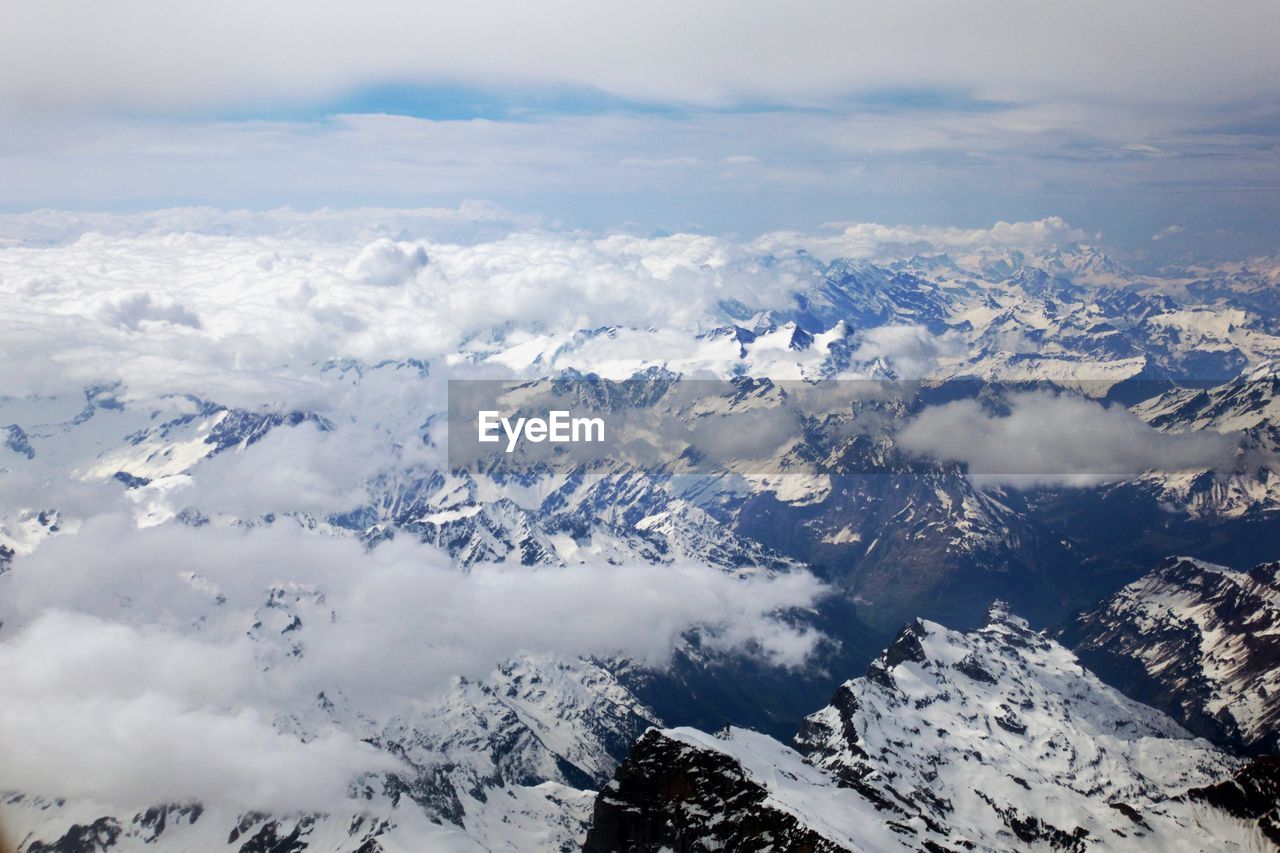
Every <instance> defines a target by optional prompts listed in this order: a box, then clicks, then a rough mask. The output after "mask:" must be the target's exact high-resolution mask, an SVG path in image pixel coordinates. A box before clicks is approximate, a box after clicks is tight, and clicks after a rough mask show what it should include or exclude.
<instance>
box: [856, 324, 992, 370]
mask: <svg viewBox="0 0 1280 853" xmlns="http://www.w3.org/2000/svg"><path fill="white" fill-rule="evenodd" d="M966 350H967V345H966V344H965V341H964V338H962V337H961V336H960V335H959V334H957V333H956V332H954V331H950V330H949V331H947V332H945V333H943V334H939V335H935V334H933V333H932V332H930V331H929V330H928V329H925V328H923V327H921V326H909V325H888V326H877V327H876V328H874V329H870V330H868V331H867V333H866V334H865V335H864V336H863V339H862V343H861V344H859V346H858V348H857V349H856V350H855V351H854V353H853V357H854V358H855V359H858V360H860V361H876V360H879V361H882V362H884V363H885V364H886V365H887V366H888V367H890V368H892V370H893V371H894V373H895V374H896V376H897V378H899V379H921V378H925V377H928V376H932V375H936V374H937V373H938V371H939V368H940V363H939V362H940V361H941V360H943V359H946V358H953V357H956V356H959V355H963V354H964V353H965V352H966Z"/></svg>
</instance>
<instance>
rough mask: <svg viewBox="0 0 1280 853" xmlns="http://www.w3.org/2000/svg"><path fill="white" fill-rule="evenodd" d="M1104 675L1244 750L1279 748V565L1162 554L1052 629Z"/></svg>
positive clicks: (1216, 739) (1204, 732) (1193, 729)
mask: <svg viewBox="0 0 1280 853" xmlns="http://www.w3.org/2000/svg"><path fill="white" fill-rule="evenodd" d="M1059 637H1060V639H1061V640H1062V642H1063V643H1064V644H1066V645H1067V646H1068V647H1070V648H1071V649H1072V650H1074V651H1075V652H1076V654H1077V655H1079V657H1080V659H1081V661H1082V662H1084V664H1085V665H1086V666H1088V667H1089V668H1090V669H1091V670H1092V671H1094V672H1095V673H1097V675H1098V676H1099V677H1100V678H1102V679H1103V680H1104V681H1107V682H1108V683H1110V684H1111V685H1112V686H1114V687H1116V688H1117V689H1118V690H1120V691H1121V692H1123V693H1125V694H1127V695H1128V696H1130V697H1131V698H1133V699H1136V700H1138V701H1139V702H1143V703H1145V704H1148V705H1151V706H1153V707H1156V708H1159V709H1160V710H1162V711H1164V712H1165V713H1167V714H1169V716H1171V717H1173V718H1174V719H1175V720H1177V721H1178V722H1180V723H1182V724H1183V725H1184V726H1185V727H1186V728H1187V729H1188V730H1190V731H1191V732H1193V733H1195V734H1198V735H1200V736H1202V737H1205V738H1208V739H1209V740H1211V741H1213V742H1215V743H1217V744H1220V745H1222V746H1224V747H1227V748H1229V749H1233V750H1236V751H1239V752H1243V753H1246V754H1265V753H1268V752H1273V751H1275V750H1276V749H1277V748H1278V747H1280V563H1267V564H1264V565H1260V566H1257V567H1255V568H1253V569H1251V570H1249V571H1248V572H1236V571H1231V570H1228V569H1223V568H1222V567H1218V566H1210V565H1208V564H1205V563H1201V562H1199V561H1196V560H1189V559H1181V558H1170V559H1168V560H1166V561H1165V562H1163V563H1161V564H1160V566H1158V567H1157V568H1156V569H1155V570H1154V571H1152V572H1151V573H1150V574H1148V575H1146V576H1145V577H1143V578H1141V579H1140V580H1138V581H1137V582H1135V583H1133V584H1130V585H1129V586H1127V587H1125V588H1124V589H1122V590H1120V591H1119V592H1117V593H1116V594H1115V595H1113V596H1111V597H1109V598H1107V599H1106V600H1104V601H1103V602H1101V603H1100V604H1098V605H1097V606H1095V607H1093V608H1091V609H1089V610H1087V611H1085V612H1083V613H1081V614H1080V615H1079V616H1078V617H1076V618H1075V619H1074V620H1073V621H1072V622H1070V623H1069V624H1068V625H1067V626H1066V627H1065V628H1063V629H1062V630H1061V631H1060V632H1059Z"/></svg>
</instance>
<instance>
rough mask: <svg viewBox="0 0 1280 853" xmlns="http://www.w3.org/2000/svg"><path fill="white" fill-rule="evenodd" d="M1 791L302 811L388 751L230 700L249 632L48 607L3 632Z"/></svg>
mask: <svg viewBox="0 0 1280 853" xmlns="http://www.w3.org/2000/svg"><path fill="white" fill-rule="evenodd" d="M0 668H3V670H4V673H5V678H4V683H3V691H4V701H3V702H0V732H3V734H0V754H2V755H3V756H4V760H3V761H0V789H5V790H21V791H25V792H27V793H31V794H42V795H46V796H70V797H85V798H89V799H91V800H94V801H97V802H108V803H119V804H122V805H126V806H132V807H137V806H140V805H143V804H148V803H159V802H174V801H181V800H185V799H188V798H191V799H197V800H201V801H204V802H213V803H232V804H242V805H245V806H249V805H253V806H255V807H258V808H268V809H273V808H274V809H285V810H290V809H306V808H314V807H315V806H317V805H318V804H327V803H334V802H337V801H338V800H339V799H341V798H342V797H343V796H344V795H345V793H346V791H347V787H348V785H349V784H350V782H351V780H352V779H354V778H355V777H357V776H358V775H360V774H362V773H365V772H372V771H377V770H390V769H393V768H394V767H395V766H396V762H395V761H394V760H393V759H391V758H390V756H388V755H386V754H385V753H380V752H378V751H377V750H375V749H374V748H372V747H370V746H368V745H367V744H364V743H361V742H360V741H358V740H357V739H356V738H355V737H353V736H352V735H350V734H348V733H345V732H340V731H337V730H326V731H323V732H320V733H318V734H317V736H316V737H315V738H313V739H311V740H309V741H307V742H305V743H304V742H302V741H301V740H298V739H297V738H295V737H291V736H288V735H284V734H281V733H279V732H277V731H276V730H275V728H274V727H273V725H272V722H273V720H272V717H271V716H270V714H268V713H267V712H265V711H264V710H263V709H260V708H257V707H252V706H245V705H243V704H241V703H242V702H243V701H244V697H245V695H246V693H247V692H248V689H247V686H248V683H249V682H252V680H253V679H254V677H255V675H256V674H257V673H256V670H257V667H256V666H255V664H254V659H253V650H252V649H251V648H250V647H249V644H248V643H247V642H246V641H239V642H232V643H209V642H205V641H202V640H200V639H195V638H189V637H184V636H181V635H178V634H175V633H174V632H171V631H164V630H158V629H155V628H152V627H149V626H143V627H140V628H139V627H133V626H128V625H123V624H120V623H116V622H109V621H106V620H102V619H98V618H95V617H92V616H86V615H83V614H77V613H69V612H62V611H49V612H46V613H43V614H41V615H40V616H38V617H37V618H36V619H35V620H34V621H33V622H32V623H31V624H30V625H28V626H27V627H26V628H24V629H22V630H21V631H19V632H17V633H16V635H12V636H10V637H8V638H7V639H6V641H5V642H0Z"/></svg>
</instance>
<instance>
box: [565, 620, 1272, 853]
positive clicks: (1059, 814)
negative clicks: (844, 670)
mask: <svg viewBox="0 0 1280 853" xmlns="http://www.w3.org/2000/svg"><path fill="white" fill-rule="evenodd" d="M1237 763H1238V762H1237V761H1236V760H1235V759H1233V758H1231V757H1229V756H1227V755H1225V754H1224V753H1222V752H1220V751H1218V750H1217V749H1215V748H1214V747H1212V746H1211V745H1210V744H1208V743H1206V742H1205V741H1203V740H1192V739H1191V737H1190V736H1189V735H1188V734H1187V732H1186V731H1185V730H1183V729H1181V728H1180V727H1179V726H1178V725H1177V724H1176V723H1174V722H1173V721H1172V720H1170V719H1169V718H1168V717H1165V716H1164V715H1163V714H1161V713H1159V712H1158V711H1154V710H1152V709H1150V708H1147V707H1145V706H1142V705H1139V704H1137V703H1135V702H1133V701H1131V700H1129V699H1126V698H1125V697H1123V696H1122V695H1120V694H1119V693H1118V692H1116V691H1115V690H1114V689H1112V688H1109V687H1107V686H1106V685H1104V684H1102V683H1101V682H1100V681H1099V680H1098V679H1097V678H1096V677H1095V676H1093V675H1092V674H1091V673H1089V672H1088V671H1087V670H1085V669H1083V668H1082V667H1081V666H1080V664H1079V663H1078V661H1077V660H1076V659H1075V658H1074V656H1073V655H1072V654H1071V653H1070V652H1069V651H1067V650H1066V649H1065V648H1063V647H1062V646H1060V645H1059V644H1058V643H1056V642H1054V641H1053V640H1051V639H1049V638H1048V637H1047V636H1045V635H1043V634H1039V633H1036V632H1033V631H1031V630H1029V629H1028V628H1027V626H1026V624H1025V622H1023V621H1022V620H1020V619H1018V618H1017V617H1013V616H1011V615H1009V614H1008V613H1007V611H1005V610H1003V609H1002V608H1000V609H996V610H994V611H993V614H992V620H991V622H990V624H989V625H988V626H987V627H985V628H983V629H981V630H979V631H976V632H973V633H970V634H961V633H958V632H955V631H949V630H947V629H945V628H943V627H941V626H939V625H937V624H934V623H928V622H916V623H913V624H911V625H909V626H907V627H906V628H905V629H904V630H903V631H902V633H901V634H900V635H899V636H898V638H897V639H896V640H895V641H894V643H893V645H891V646H890V647H889V648H888V649H887V650H886V651H885V653H884V654H883V655H882V656H881V657H880V658H879V659H878V660H877V661H876V662H875V663H874V664H873V665H872V667H871V669H870V671H869V672H868V673H867V675H866V676H864V677H862V678H858V679H854V680H852V681H849V682H846V683H845V684H844V685H843V686H841V688H840V689H839V691H838V692H837V694H836V696H835V698H834V700H833V701H832V704H831V705H830V706H828V707H827V708H824V709H822V710H821V711H819V712H817V713H816V714H814V715H812V716H811V717H809V718H808V720H807V721H806V723H805V725H804V727H803V728H802V729H801V731H800V733H799V734H798V735H797V736H796V739H795V746H794V748H792V747H788V746H785V745H783V744H781V743H779V742H777V741H774V740H772V739H770V738H766V737H764V736H762V735H759V734H756V733H753V732H749V731H743V730H740V729H729V730H726V731H725V732H722V733H721V734H719V735H715V736H713V735H708V734H705V733H703V732H699V731H695V730H688V729H674V730H665V731H657V730H652V731H650V732H648V733H647V734H646V735H645V737H644V738H642V739H641V740H640V741H639V742H638V743H637V744H636V746H635V747H634V748H633V752H632V755H631V756H630V757H629V758H628V760H627V761H626V762H625V763H624V764H623V765H622V767H620V768H619V771H618V773H617V774H616V776H615V778H614V781H613V782H611V783H610V785H609V786H607V787H606V788H605V789H604V790H603V791H602V792H601V794H600V795H599V797H598V798H597V801H596V807H595V813H594V817H593V824H592V830H591V832H590V833H589V835H588V838H587V844H586V849H588V850H608V849H636V850H648V849H657V848H658V847H660V846H664V845H665V846H670V847H675V848H680V849H702V848H711V849H714V848H716V847H718V846H720V845H722V844H725V845H728V846H730V847H733V846H735V844H736V843H741V841H742V839H757V840H762V839H763V838H764V837H765V836H762V835H761V834H760V833H762V832H767V833H770V836H768V837H773V838H775V839H780V840H782V839H785V840H782V841H781V846H783V847H785V848H787V849H803V848H806V847H807V849H815V850H843V849H849V850H895V849H900V850H918V849H932V850H957V849H981V850H1010V851H1012V850H1028V849H1070V850H1084V849H1094V848H1097V849H1117V850H1207V849H1214V850H1230V849H1239V850H1250V849H1266V848H1268V847H1269V846H1270V844H1271V842H1269V841H1268V840H1267V838H1266V835H1265V834H1264V830H1263V828H1262V825H1261V824H1260V823H1259V820H1258V816H1257V815H1255V816H1254V817H1253V818H1252V819H1251V820H1250V819H1244V820H1242V819H1240V815H1238V814H1235V813H1229V812H1227V811H1225V810H1220V809H1217V808H1213V807H1208V808H1206V807H1204V806H1203V802H1204V800H1203V798H1200V799H1197V798H1196V797H1188V796H1187V792H1188V790H1189V789H1196V788H1202V787H1205V786H1207V785H1214V784H1218V783H1220V782H1223V781H1224V780H1230V779H1231V777H1232V774H1233V773H1234V772H1235V770H1236V767H1237Z"/></svg>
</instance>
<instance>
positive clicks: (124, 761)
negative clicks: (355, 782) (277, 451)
mask: <svg viewBox="0 0 1280 853" xmlns="http://www.w3.org/2000/svg"><path fill="white" fill-rule="evenodd" d="M0 586H2V587H3V592H4V596H3V600H4V603H3V605H0V611H3V623H4V634H3V636H4V638H5V640H4V642H2V643H0V665H2V666H3V669H4V672H5V680H4V684H3V689H4V698H5V701H4V703H3V707H0V754H3V755H4V757H5V760H4V762H3V766H2V767H0V787H3V788H6V789H20V790H24V791H26V792H28V793H39V794H47V795H59V796H67V795H71V796H88V797H91V798H94V799H97V800H100V801H101V800H107V801H111V802H117V803H123V804H125V805H128V806H134V807H136V806H138V805H142V804H146V803H150V802H158V801H174V800H182V799H185V798H199V799H203V800H205V801H210V802H226V803H233V804H240V805H244V806H250V805H252V806H254V807H258V808H264V807H265V808H284V809H292V808H325V807H330V806H332V805H333V804H334V803H335V802H337V801H338V800H339V799H341V798H342V797H343V796H344V795H345V792H346V786H347V785H348V783H349V782H350V781H351V780H352V779H353V778H355V777H356V776H357V775H359V774H360V773H363V772H368V771H375V770H386V769H392V768H393V767H394V766H395V765H394V762H393V761H392V760H390V759H388V758H387V757H386V756H385V755H384V754H380V753H376V752H375V751H374V750H372V749H370V748H369V747H367V746H366V745H364V744H362V743H360V742H358V741H357V740H356V739H355V737H354V736H353V735H352V734H351V733H349V732H347V733H343V732H339V731H336V730H332V729H328V728H325V727H321V729H320V730H319V731H317V732H315V733H314V734H313V736H311V737H309V738H308V739H307V740H306V742H305V743H303V742H300V741H299V740H298V739H296V738H294V737H292V736H288V735H284V734H280V733H279V731H278V726H277V725H276V724H277V721H278V720H280V719H287V718H289V717H291V716H292V715H295V714H296V715H300V717H301V719H304V720H305V719H308V718H309V717H314V715H315V696H316V695H317V694H318V693H319V692H321V691H327V692H328V694H329V695H331V696H336V695H345V696H347V697H350V698H351V699H352V701H354V702H355V703H356V705H357V707H359V708H361V709H362V710H363V711H364V712H365V713H368V714H370V715H372V716H373V717H374V718H376V719H386V718H388V716H389V715H392V714H394V713H397V712H398V711H405V710H407V709H408V708H409V707H410V705H411V703H413V702H423V701H426V700H429V699H430V698H431V697H433V696H437V695H439V694H441V693H442V692H444V691H446V690H448V689H449V687H450V685H451V684H452V683H453V679H454V678H455V677H457V676H466V677H469V678H483V677H485V676H486V675H488V674H489V673H490V672H491V671H492V670H493V668H494V667H495V666H496V665H498V664H499V663H501V662H503V661H506V660H509V659H511V658H514V657H519V656H522V655H525V654H531V655H540V654H552V655H556V656H559V657H561V658H566V659H574V658H576V657H579V656H586V657H597V658H609V657H615V656H618V657H624V658H628V659H632V660H636V661H639V662H644V663H648V664H650V665H654V666H662V665H663V664H664V663H665V662H666V661H667V659H668V658H669V656H670V654H671V652H672V650H673V649H674V648H675V645H676V643H677V641H678V640H679V638H680V636H681V635H682V634H683V633H684V632H686V631H689V630H694V629H696V630H699V631H700V632H701V633H702V635H703V638H704V641H705V643H706V644H708V645H709V646H712V647H718V648H724V649H735V650H741V651H747V652H749V653H752V654H756V655H758V656H761V657H762V658H764V659H766V660H768V661H770V662H772V663H774V664H777V665H795V666H798V665H800V664H802V663H803V662H804V660H805V658H806V656H807V655H808V654H809V652H810V651H812V649H813V647H814V644H815V643H816V642H817V640H818V637H817V635H815V634H813V633H812V632H810V631H806V630H798V629H795V628H792V627H789V626H787V625H786V624H784V623H783V622H781V621H779V620H778V619H777V618H775V613H776V611H778V610H786V609H789V608H793V607H805V606H808V605H810V604H812V603H813V602H814V600H815V599H816V598H817V597H819V596H821V595H822V594H824V589H823V587H822V586H821V585H820V584H819V583H818V582H817V581H816V580H815V579H814V578H813V577H812V576H810V575H808V574H807V573H796V574H792V575H788V576H783V577H779V578H777V579H774V580H769V579H766V578H764V577H759V578H753V579H745V580H744V579H740V578H737V577H734V576H731V575H728V574H726V573H724V572H723V571H720V570H718V569H713V568H710V567H699V566H691V565H674V566H649V565H643V566H641V565H622V566H611V565H579V566H570V567H565V568H545V569H533V568H530V567H527V566H511V567H505V566H477V567H474V568H473V569H472V570H470V571H469V572H463V571H461V570H459V569H458V568H457V567H455V566H454V565H452V562H451V561H450V560H449V559H448V557H447V556H446V555H444V554H442V553H440V552H438V551H436V550H435V549H433V548H430V547H427V546H422V545H417V544H412V543H407V542H400V541H395V542H391V543H387V544H384V545H383V546H381V547H379V548H377V549H375V550H373V551H372V552H369V551H366V550H364V549H363V548H362V546H361V545H359V544H358V543H357V542H355V541H353V540H350V539H343V538H334V537H330V536H323V535H316V534H312V533H307V532H304V531H303V530H301V529H299V528H298V527H296V526H293V525H277V526H274V527H271V528H265V529H252V530H244V529H220V528H217V527H213V526H205V527H199V528H193V527H188V526H185V525H165V526H161V527H156V528H150V529H147V530H138V529H137V528H136V527H134V525H133V523H132V521H131V520H130V519H129V518H127V517H124V516H99V517H95V518H92V519H89V520H87V521H86V522H85V523H84V524H83V525H82V526H81V527H80V529H79V532H78V533H77V534H76V535H70V536H61V537H56V538H54V539H51V540H49V541H48V542H46V543H45V544H44V545H43V546H41V547H40V548H39V549H37V550H36V551H35V552H34V553H33V554H31V555H30V556H28V557H24V558H20V559H19V560H18V561H16V562H15V564H14V566H13V569H12V570H11V571H10V572H8V573H6V574H5V575H3V576H0ZM294 617H297V620H298V622H297V624H296V625H294V626H293V627H292V628H290V630H288V631H284V632H283V633H282V626H283V627H289V625H290V622H291V620H292V619H293V618H294Z"/></svg>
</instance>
